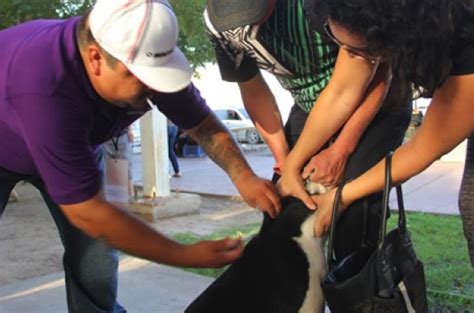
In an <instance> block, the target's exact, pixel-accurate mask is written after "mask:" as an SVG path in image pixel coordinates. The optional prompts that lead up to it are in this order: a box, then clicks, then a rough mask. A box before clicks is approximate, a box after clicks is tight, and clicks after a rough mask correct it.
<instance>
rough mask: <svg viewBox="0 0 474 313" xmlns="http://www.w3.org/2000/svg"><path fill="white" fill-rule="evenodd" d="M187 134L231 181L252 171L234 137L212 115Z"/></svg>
mask: <svg viewBox="0 0 474 313" xmlns="http://www.w3.org/2000/svg"><path fill="white" fill-rule="evenodd" d="M189 133H190V135H191V136H192V137H193V138H194V139H195V140H196V141H197V142H198V143H199V145H201V147H202V148H203V149H204V151H206V154H207V155H208V156H209V157H210V158H211V159H212V160H213V161H214V162H216V164H217V165H219V166H220V167H221V168H222V169H223V170H224V171H226V173H227V174H228V175H229V176H230V178H231V179H232V180H235V179H236V178H237V177H238V176H239V175H240V174H242V173H244V172H247V171H252V169H251V168H250V166H249V164H248V163H247V161H246V160H245V157H244V155H243V153H242V151H241V150H240V148H239V146H238V144H237V142H236V141H235V139H234V136H232V134H231V133H230V131H229V130H227V128H226V127H225V126H224V124H222V122H221V121H220V120H219V119H218V118H217V117H216V116H215V115H214V113H211V114H210V115H209V116H208V117H207V118H206V119H205V120H204V121H203V122H202V123H201V124H200V125H199V126H198V127H196V128H195V129H193V130H192V131H191V132H189Z"/></svg>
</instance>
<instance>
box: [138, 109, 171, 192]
mask: <svg viewBox="0 0 474 313" xmlns="http://www.w3.org/2000/svg"><path fill="white" fill-rule="evenodd" d="M140 137H141V149H142V170H143V196H144V197H147V198H155V197H168V196H169V195H170V180H169V177H168V164H169V163H168V131H167V121H166V117H165V116H164V115H163V114H162V113H161V112H160V111H158V109H157V108H156V107H155V106H153V109H152V110H151V111H150V112H148V113H147V114H145V115H144V116H143V117H142V118H141V119H140Z"/></svg>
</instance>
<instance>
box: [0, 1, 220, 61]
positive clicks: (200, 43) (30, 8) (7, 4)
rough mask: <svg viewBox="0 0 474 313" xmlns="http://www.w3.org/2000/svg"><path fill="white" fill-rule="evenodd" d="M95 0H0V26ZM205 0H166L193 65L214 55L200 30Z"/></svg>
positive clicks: (60, 14)
mask: <svg viewBox="0 0 474 313" xmlns="http://www.w3.org/2000/svg"><path fill="white" fill-rule="evenodd" d="M94 2H95V0H1V1H0V29H3V28H7V27H10V26H13V25H16V24H20V23H23V22H26V21H29V20H33V19H57V18H67V17H69V16H74V15H78V14H81V13H83V12H84V11H85V10H86V9H87V8H89V7H90V6H92V5H93V3H94ZM205 2H206V1H205V0H170V3H171V5H172V6H173V9H174V11H175V13H176V15H177V17H178V21H179V25H180V33H179V41H178V46H179V47H180V48H181V49H182V51H183V52H184V53H185V54H186V56H187V57H188V59H189V61H190V62H191V64H192V65H193V66H194V67H199V66H201V65H203V64H204V63H206V62H209V61H212V60H213V58H214V55H213V50H212V47H211V44H210V42H209V40H208V38H207V36H206V34H205V32H204V24H203V19H202V13H203V11H204V7H205Z"/></svg>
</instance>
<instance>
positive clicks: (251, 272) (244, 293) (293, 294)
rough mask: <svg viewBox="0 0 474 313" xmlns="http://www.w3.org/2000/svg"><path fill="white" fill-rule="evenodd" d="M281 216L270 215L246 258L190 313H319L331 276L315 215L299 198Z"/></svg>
mask: <svg viewBox="0 0 474 313" xmlns="http://www.w3.org/2000/svg"><path fill="white" fill-rule="evenodd" d="M282 207H283V210H282V212H281V213H280V214H279V215H278V217H277V218H275V219H271V218H269V217H268V216H267V215H265V217H264V220H263V224H262V226H261V228H260V231H259V233H258V235H256V236H255V237H254V238H252V239H251V240H250V242H249V243H248V244H247V245H246V247H245V250H244V253H243V256H242V257H241V258H240V259H239V260H237V261H236V262H235V263H233V264H232V265H231V266H230V267H229V268H228V269H227V270H226V271H225V272H224V273H223V274H222V275H221V276H220V277H218V278H217V279H216V280H215V281H214V282H213V283H212V284H211V285H210V286H209V287H208V288H207V289H206V290H205V291H204V292H203V293H202V294H201V295H200V296H199V297H198V298H196V299H195V300H194V302H193V303H191V304H190V305H189V307H188V308H187V309H186V311H185V312H186V313H320V312H323V310H324V299H323V294H322V290H321V287H320V280H321V278H322V276H323V275H324V274H325V273H326V261H325V257H324V252H323V240H322V239H321V238H316V237H315V236H314V235H313V222H314V218H315V212H314V211H311V210H309V209H308V208H307V207H306V206H305V205H304V204H303V202H301V201H300V200H298V199H296V198H291V197H289V198H285V199H283V200H282Z"/></svg>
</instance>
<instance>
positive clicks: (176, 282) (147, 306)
mask: <svg viewBox="0 0 474 313" xmlns="http://www.w3.org/2000/svg"><path fill="white" fill-rule="evenodd" d="M211 282H212V279H210V278H208V277H204V276H200V275H195V274H192V273H188V272H184V271H181V270H179V269H175V268H171V267H167V266H162V265H157V264H154V263H150V262H147V261H144V260H140V259H136V258H131V257H130V258H126V259H124V260H123V261H122V262H121V264H120V279H119V299H120V304H122V305H123V306H124V307H125V308H126V309H127V311H128V312H129V313H138V312H142V313H144V312H157V313H158V312H159V313H178V312H183V311H184V309H185V308H186V307H187V306H188V305H189V304H190V303H191V302H192V301H193V300H194V299H195V298H196V297H197V296H198V295H199V294H200V293H201V292H202V291H203V290H204V288H206V287H207V286H208V285H209V284H210V283H211ZM0 312H1V313H33V312H34V313H64V312H67V305H66V291H65V288H64V278H63V274H62V273H57V274H51V275H46V276H42V277H38V278H33V279H28V280H25V281H22V282H18V283H14V284H10V285H7V286H3V287H0ZM84 313H87V312H84Z"/></svg>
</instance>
